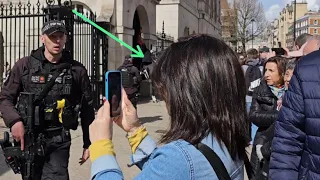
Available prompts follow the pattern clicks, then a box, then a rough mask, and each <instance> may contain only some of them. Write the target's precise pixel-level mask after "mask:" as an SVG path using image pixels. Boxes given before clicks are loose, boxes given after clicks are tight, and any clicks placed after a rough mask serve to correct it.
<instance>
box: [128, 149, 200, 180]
mask: <svg viewBox="0 0 320 180" xmlns="http://www.w3.org/2000/svg"><path fill="white" fill-rule="evenodd" d="M190 172H194V167H193V166H192V159H191V158H190V156H189V155H188V153H187V152H186V150H185V149H182V148H179V147H178V146H176V145H174V144H169V145H165V146H163V147H161V148H158V149H157V150H155V151H154V152H153V153H152V155H151V156H150V157H149V159H148V161H147V162H146V163H145V164H144V165H143V169H142V171H141V173H140V174H139V175H138V176H137V177H135V178H134V179H135V180H150V179H152V180H164V179H177V177H179V179H194V178H195V177H194V173H190Z"/></svg>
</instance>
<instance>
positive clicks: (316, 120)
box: [269, 50, 320, 180]
mask: <svg viewBox="0 0 320 180" xmlns="http://www.w3.org/2000/svg"><path fill="white" fill-rule="evenodd" d="M319 57H320V51H319V50H318V51H315V52H312V53H310V54H308V55H307V56H304V57H302V58H301V59H300V60H299V61H298V62H297V65H296V67H295V70H294V72H293V76H292V78H291V80H290V86H289V89H288V91H287V92H286V94H285V96H284V99H283V104H282V108H281V111H280V112H279V116H278V119H277V121H276V124H275V133H274V139H273V141H272V153H271V159H270V166H269V167H270V177H269V178H270V179H271V180H279V179H280V180H282V179H286V180H296V179H308V180H316V179H317V180H318V179H320V171H319V167H320V158H319V155H320V143H319V142H320V71H319V69H320V61H319Z"/></svg>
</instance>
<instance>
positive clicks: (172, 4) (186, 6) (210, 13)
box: [156, 0, 221, 41]
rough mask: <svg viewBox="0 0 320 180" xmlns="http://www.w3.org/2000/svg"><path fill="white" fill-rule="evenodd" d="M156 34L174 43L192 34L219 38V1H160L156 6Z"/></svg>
mask: <svg viewBox="0 0 320 180" xmlns="http://www.w3.org/2000/svg"><path fill="white" fill-rule="evenodd" d="M156 8H157V13H156V23H157V26H156V27H157V32H161V31H162V28H163V24H164V30H165V32H166V33H167V34H169V35H170V36H173V38H174V40H175V41H176V40H177V39H178V38H179V37H183V36H187V35H190V34H193V33H205V34H210V35H214V36H217V37H221V20H220V14H221V10H220V9H221V5H220V0H161V1H160V2H159V4H158V5H157V6H156Z"/></svg>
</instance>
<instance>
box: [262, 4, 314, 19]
mask: <svg viewBox="0 0 320 180" xmlns="http://www.w3.org/2000/svg"><path fill="white" fill-rule="evenodd" d="M292 1H293V0H282V3H283V4H282V5H280V4H274V5H272V6H271V7H269V9H268V10H267V11H266V12H265V14H266V18H267V20H268V21H273V20H274V19H276V18H278V17H279V12H280V11H281V10H282V8H283V7H285V6H286V5H287V4H291V3H292ZM297 2H307V3H308V9H309V10H312V11H318V10H319V8H320V0H297Z"/></svg>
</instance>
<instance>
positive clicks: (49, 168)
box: [22, 135, 71, 180]
mask: <svg viewBox="0 0 320 180" xmlns="http://www.w3.org/2000/svg"><path fill="white" fill-rule="evenodd" d="M46 143H47V144H46V147H45V156H36V158H35V175H36V177H35V180H69V172H68V164H69V157H70V146H71V137H70V135H68V136H65V137H64V138H62V136H61V135H60V136H59V135H53V136H52V137H50V135H49V137H48V138H47V140H46ZM22 172H23V171H22Z"/></svg>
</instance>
